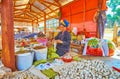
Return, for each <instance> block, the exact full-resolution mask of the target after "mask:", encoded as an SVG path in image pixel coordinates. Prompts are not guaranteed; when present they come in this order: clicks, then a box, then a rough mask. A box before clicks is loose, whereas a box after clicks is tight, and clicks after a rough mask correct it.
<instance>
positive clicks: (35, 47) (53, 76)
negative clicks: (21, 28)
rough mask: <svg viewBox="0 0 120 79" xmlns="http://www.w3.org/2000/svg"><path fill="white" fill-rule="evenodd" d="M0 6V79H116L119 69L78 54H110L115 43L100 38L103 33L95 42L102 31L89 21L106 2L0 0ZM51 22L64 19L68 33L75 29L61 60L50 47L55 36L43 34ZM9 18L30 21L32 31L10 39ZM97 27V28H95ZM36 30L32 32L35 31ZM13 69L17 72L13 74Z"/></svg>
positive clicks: (53, 45)
mask: <svg viewBox="0 0 120 79" xmlns="http://www.w3.org/2000/svg"><path fill="white" fill-rule="evenodd" d="M22 1H23V2H22ZM69 2H70V3H69ZM12 3H14V5H13V4H12ZM6 4H7V8H6ZM76 4H77V5H76ZM98 4H99V5H98ZM1 5H2V7H1V8H2V10H3V11H2V20H3V21H2V45H3V46H2V47H3V48H2V62H0V78H3V79H6V78H8V79H70V78H71V79H73V78H75V79H88V78H89V79H96V78H100V79H119V78H120V73H119V68H118V69H117V68H116V67H112V66H113V65H112V66H109V65H108V64H107V63H106V62H105V61H104V60H98V59H97V58H96V59H94V60H93V59H91V60H90V59H89V60H87V59H85V58H82V57H81V56H83V55H88V58H89V57H90V56H95V57H98V56H101V57H102V56H106V57H110V56H113V55H114V54H115V49H116V48H115V45H114V43H113V42H111V41H109V40H105V39H102V37H103V31H102V33H101V34H100V35H101V38H100V39H99V38H96V37H97V31H98V30H99V31H100V32H101V29H102V28H99V29H98V28H97V25H96V24H95V23H94V22H93V19H95V18H96V17H97V19H99V18H98V16H94V15H95V13H96V11H97V10H98V9H101V10H106V0H96V1H95V2H94V3H93V0H90V1H89V2H88V1H87V0H58V1H57V0H28V1H27V0H21V1H17V0H13V1H12V0H3V1H2V3H1ZM13 7H14V12H13ZM101 10H100V12H101ZM13 13H14V15H13ZM57 14H58V15H57ZM101 15H102V14H100V15H99V17H100V16H101ZM6 16H8V17H6ZM13 16H14V18H13ZM51 18H57V19H59V20H60V19H63V18H66V20H63V22H64V21H65V22H67V20H68V21H69V22H70V23H69V22H68V24H70V28H67V30H69V32H71V30H70V29H73V28H74V27H76V28H77V30H78V32H77V33H76V34H75V37H74V36H73V38H70V39H72V40H71V43H70V42H69V43H70V50H69V51H67V52H65V54H64V55H63V56H59V55H58V54H57V53H56V42H54V43H53V39H54V37H55V36H54V34H53V33H51V34H49V36H47V35H46V34H47V33H46V32H47V31H46V28H47V23H46V21H47V20H48V19H51ZM13 20H14V21H18V22H28V23H31V25H32V32H33V33H32V34H25V33H21V34H18V35H15V36H14V31H13ZM101 20H102V18H101V19H100V21H101ZM42 21H44V32H38V30H37V29H38V25H39V22H42ZM96 23H97V22H96ZM63 26H65V25H63ZM100 26H101V24H99V27H100ZM35 29H36V30H35ZM35 31H36V33H34V32H35ZM71 36H72V35H71ZM14 37H15V38H14ZM49 37H50V38H49ZM91 37H92V38H91ZM93 37H94V38H93ZM79 38H80V39H79ZM61 39H62V38H61ZM14 42H15V43H14ZM60 42H61V41H60ZM59 45H60V44H59ZM72 49H77V52H74V51H72ZM108 59H109V58H108ZM106 60H107V59H106ZM109 62H110V61H109ZM7 67H9V68H7ZM12 70H13V71H15V70H16V71H15V72H12ZM115 70H117V71H118V72H117V71H115Z"/></svg>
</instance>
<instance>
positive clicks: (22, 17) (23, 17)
mask: <svg viewBox="0 0 120 79" xmlns="http://www.w3.org/2000/svg"><path fill="white" fill-rule="evenodd" d="M14 18H21V19H29V20H33V19H32V18H29V17H25V16H14Z"/></svg>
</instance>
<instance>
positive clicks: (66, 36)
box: [55, 19, 71, 56]
mask: <svg viewBox="0 0 120 79" xmlns="http://www.w3.org/2000/svg"><path fill="white" fill-rule="evenodd" d="M68 26H69V22H68V21H67V20H65V19H64V20H61V22H60V26H59V29H60V32H59V33H58V35H57V36H56V37H55V42H56V43H57V46H56V49H57V51H56V53H57V54H58V55H59V56H63V55H64V54H65V53H67V52H69V49H70V41H71V35H70V33H69V32H68V31H67V30H66V28H67V27H68Z"/></svg>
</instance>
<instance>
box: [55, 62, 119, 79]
mask: <svg viewBox="0 0 120 79" xmlns="http://www.w3.org/2000/svg"><path fill="white" fill-rule="evenodd" d="M58 73H59V75H57V76H56V77H55V79H120V73H119V72H117V71H114V70H113V69H112V68H110V67H108V66H107V65H105V64H104V62H103V61H100V60H82V61H81V62H73V63H72V64H70V65H69V66H64V67H61V68H60V69H59V71H58Z"/></svg>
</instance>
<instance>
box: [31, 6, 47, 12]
mask: <svg viewBox="0 0 120 79" xmlns="http://www.w3.org/2000/svg"><path fill="white" fill-rule="evenodd" d="M32 6H33V7H35V8H36V9H38V10H40V11H41V12H43V13H45V12H44V11H43V10H41V9H39V8H38V7H37V6H35V5H34V4H32Z"/></svg>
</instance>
